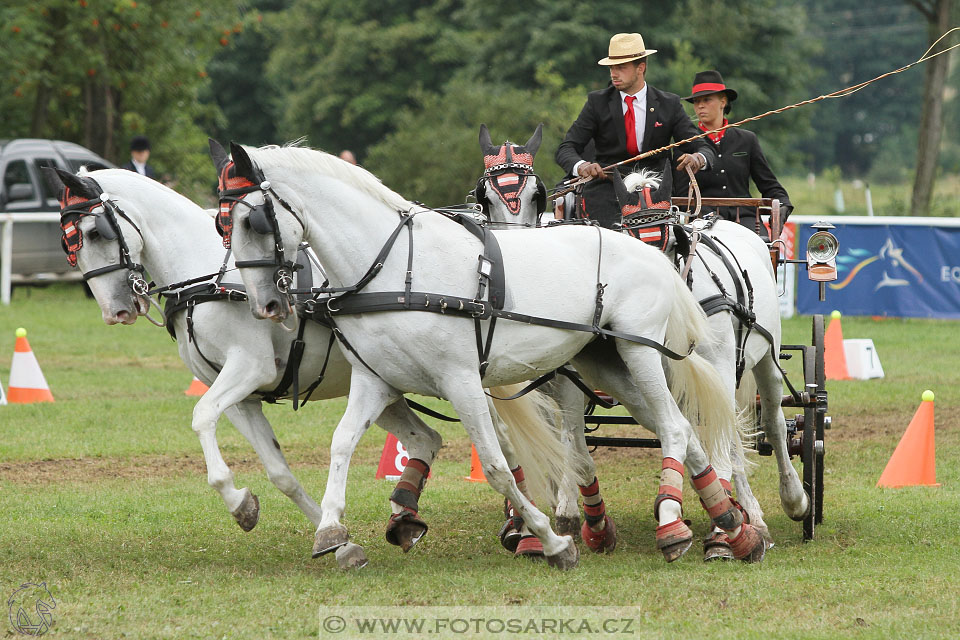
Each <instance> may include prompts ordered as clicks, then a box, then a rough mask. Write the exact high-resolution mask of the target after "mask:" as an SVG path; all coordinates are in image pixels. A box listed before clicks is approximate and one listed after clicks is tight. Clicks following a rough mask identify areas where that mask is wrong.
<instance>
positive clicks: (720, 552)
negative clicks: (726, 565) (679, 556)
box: [703, 531, 733, 562]
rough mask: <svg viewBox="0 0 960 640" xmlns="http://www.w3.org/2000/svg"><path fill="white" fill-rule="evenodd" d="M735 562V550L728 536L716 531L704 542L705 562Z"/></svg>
mask: <svg viewBox="0 0 960 640" xmlns="http://www.w3.org/2000/svg"><path fill="white" fill-rule="evenodd" d="M714 560H733V549H731V548H730V538H728V537H727V534H725V533H722V532H718V531H714V532H713V533H711V534H710V535H709V536H708V537H707V539H706V540H704V541H703V561H704V562H713V561H714Z"/></svg>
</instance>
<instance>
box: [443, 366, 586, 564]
mask: <svg viewBox="0 0 960 640" xmlns="http://www.w3.org/2000/svg"><path fill="white" fill-rule="evenodd" d="M480 388H481V387H480V380H479V378H478V379H477V380H476V384H475V385H468V384H462V383H458V384H456V385H448V386H447V388H445V389H444V394H445V396H446V397H447V399H449V400H450V402H451V404H453V407H454V409H455V410H456V411H457V414H458V415H459V416H460V420H461V422H462V423H463V426H464V428H465V429H466V430H467V433H468V434H469V435H470V440H471V441H472V442H473V444H474V446H475V447H476V449H477V457H478V458H479V459H480V463H481V465H482V467H483V473H484V475H485V476H486V478H487V482H488V483H489V484H490V486H491V487H492V488H493V489H494V490H495V491H497V492H498V493H500V494H502V495H503V496H504V497H506V498H507V499H508V500H509V501H510V503H511V504H512V505H513V507H514V509H516V510H517V512H518V513H519V515H520V517H522V518H523V521H524V523H525V525H526V526H527V527H528V528H529V529H530V531H532V532H533V534H534V535H536V536H537V538H539V540H540V543H541V544H542V545H543V551H544V555H545V556H546V558H547V562H548V563H549V564H550V565H551V566H554V567H557V568H559V569H571V568H573V567H575V566H576V565H577V561H578V556H579V552H578V551H577V547H576V545H575V544H574V542H573V539H572V538H570V537H569V536H566V537H563V538H561V537H560V536H558V535H556V534H555V533H553V531H552V530H551V529H550V519H549V518H548V517H547V516H545V515H544V514H543V513H541V512H540V511H539V510H538V509H537V508H536V507H534V506H533V503H531V502H530V500H529V499H528V498H527V497H526V496H524V495H523V493H521V491H520V489H519V488H518V487H517V483H516V480H515V479H514V477H513V474H512V473H510V465H509V463H508V462H507V460H506V458H505V457H504V455H503V451H502V450H501V448H500V443H499V442H498V440H497V437H496V433H495V431H494V427H493V419H492V417H491V414H490V409H489V406H488V404H487V402H486V398H485V397H484V396H483V394H482V393H480V392H472V389H476V390H479V389H480Z"/></svg>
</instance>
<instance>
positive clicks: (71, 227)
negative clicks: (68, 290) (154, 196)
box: [60, 178, 149, 296]
mask: <svg viewBox="0 0 960 640" xmlns="http://www.w3.org/2000/svg"><path fill="white" fill-rule="evenodd" d="M90 183H91V186H93V187H94V188H95V190H96V191H97V192H99V194H98V197H96V198H93V199H90V200H84V199H82V198H80V197H79V196H71V195H70V190H69V188H65V189H64V194H63V200H61V201H60V204H61V209H60V228H61V229H62V231H63V235H62V236H61V238H60V244H61V246H62V247H63V250H64V253H66V254H67V262H69V263H70V265H71V266H74V267H75V266H77V250H78V249H80V248H81V247H83V233H82V232H81V231H80V228H79V226H77V225H78V224H79V223H80V219H81V218H83V217H85V216H93V217H94V218H95V224H96V230H97V233H99V234H100V235H101V236H102V237H103V238H105V239H106V240H116V241H117V247H118V251H119V262H117V263H116V264H110V265H107V266H105V267H100V268H98V269H92V270H90V271H87V272H85V273H83V274H82V275H83V279H84V280H90V279H92V278H96V277H97V276H102V275H104V274H107V273H111V272H113V271H119V270H120V269H127V270H129V272H130V273H129V274H128V275H127V279H128V281H129V282H130V288H131V289H132V290H133V292H134V293H135V294H137V295H140V296H145V295H147V291H148V290H149V285H148V284H147V281H146V279H145V278H144V277H143V273H144V268H143V265H142V264H139V263H137V262H134V261H133V260H132V259H131V258H130V248H129V247H128V246H127V241H126V239H125V238H124V237H123V231H122V230H121V229H120V224H119V222H118V221H117V217H120V218H123V219H124V220H126V221H127V222H128V223H130V226H132V227H133V228H134V230H135V231H136V232H137V234H138V235H139V236H140V239H141V240H143V233H141V232H140V229H139V228H138V227H137V225H136V224H134V222H133V220H131V219H130V217H129V216H128V215H127V214H126V213H124V212H123V210H122V209H121V208H120V207H119V206H118V205H117V203H116V202H115V201H113V200H112V199H111V198H110V196H109V195H108V194H106V193H104V192H103V190H102V189H100V186H99V185H98V184H97V183H96V182H95V181H94V180H93V179H92V178H91V179H90Z"/></svg>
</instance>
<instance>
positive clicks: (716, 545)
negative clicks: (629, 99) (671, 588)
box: [475, 125, 806, 560]
mask: <svg viewBox="0 0 960 640" xmlns="http://www.w3.org/2000/svg"><path fill="white" fill-rule="evenodd" d="M540 133H541V128H540V127H538V128H537V130H536V131H535V132H534V134H533V136H531V138H530V140H528V141H527V143H526V144H525V145H523V146H520V145H516V144H514V143H511V142H509V141H507V142H505V143H504V144H503V145H494V144H493V143H492V141H491V138H490V132H489V131H488V130H487V128H486V126H485V125H481V127H480V137H479V142H480V149H481V151H482V153H483V156H484V165H485V171H484V175H483V177H482V178H481V180H480V181H479V182H478V184H477V190H476V192H475V193H476V198H477V202H479V203H481V205H482V206H483V213H484V215H485V216H486V218H487V219H488V220H489V221H490V223H491V224H493V225H494V226H498V225H505V226H507V227H508V228H509V227H536V226H538V224H539V217H540V214H541V213H542V212H543V209H544V205H545V202H544V197H543V194H544V192H545V188H544V187H543V185H542V184H538V181H539V178H537V176H536V174H534V173H533V156H534V155H535V154H536V151H537V149H538V148H539V143H540ZM507 157H509V158H511V160H512V161H511V162H506V161H504V160H503V159H504V158H507ZM627 182H628V184H629V185H630V189H631V191H634V190H639V189H641V188H643V187H652V188H653V189H656V188H657V187H659V186H660V174H653V172H650V177H649V178H648V177H647V175H646V174H633V175H631V176H629V177H628V178H627ZM501 185H506V188H504V187H503V186H501ZM724 231H725V226H724V225H721V227H720V229H719V233H720V236H721V237H722V238H724V239H727V237H728V236H731V234H732V236H731V237H730V238H729V240H730V242H733V243H734V244H735V245H736V246H737V247H738V248H741V246H742V245H745V246H746V247H747V248H748V249H746V251H747V252H748V253H749V254H751V255H755V256H757V257H758V259H757V260H750V259H748V260H747V261H746V264H747V266H749V267H750V268H751V269H754V270H756V271H757V273H755V274H754V278H757V277H762V278H763V279H764V281H769V278H768V277H767V275H766V273H763V270H764V269H765V268H766V267H767V266H769V265H770V261H769V259H767V258H766V255H767V254H766V252H765V247H758V246H757V245H758V243H757V242H756V238H755V237H754V238H753V239H750V238H747V239H744V234H743V233H742V232H740V231H737V230H727V233H724ZM746 235H753V236H755V235H756V234H746ZM704 252H709V250H708V249H706V248H705V247H702V248H701V253H704ZM741 253H742V252H741ZM738 255H739V253H738ZM711 256H712V257H708V258H707V262H705V263H703V262H699V263H696V264H695V265H694V267H693V273H694V277H693V282H695V283H696V284H697V285H698V286H697V287H696V288H695V289H694V294H695V295H696V296H697V297H698V299H702V298H705V297H707V296H706V295H705V294H704V293H703V292H704V291H705V290H708V289H709V287H711V286H713V287H714V290H713V293H714V294H715V293H716V292H717V291H716V288H715V285H713V284H712V281H710V280H709V278H708V276H707V271H706V268H705V266H706V265H711V266H712V267H714V268H715V266H716V265H715V264H714V263H715V261H716V260H719V259H720V258H719V257H718V256H716V255H714V254H711ZM767 270H768V271H769V269H767ZM758 274H762V275H759V276H758ZM720 275H721V276H722V277H723V278H722V279H723V282H724V284H725V286H726V287H727V290H728V291H729V290H732V289H733V288H734V285H733V283H732V281H731V275H730V274H729V273H728V272H727V271H726V270H725V269H724V270H723V273H721V274H720ZM755 293H756V294H757V298H758V300H759V302H758V305H759V306H761V307H763V308H764V309H767V308H768V307H769V308H770V309H773V310H774V311H776V310H777V307H776V303H777V301H776V292H775V290H774V289H773V288H772V287H764V286H761V287H759V288H758V289H757V290H756V291H755ZM726 315H727V314H715V315H712V316H711V318H710V325H711V328H712V329H713V331H714V334H715V335H716V336H718V337H720V339H721V340H720V342H721V343H722V342H726V343H728V344H730V345H735V333H734V326H733V325H731V323H730V321H729V320H728V319H727V317H726ZM761 315H762V316H763V318H764V320H763V322H768V321H769V316H770V314H769V313H761ZM733 321H734V324H736V323H738V320H737V319H736V318H735V317H733ZM773 325H774V327H775V338H776V342H777V349H779V333H780V331H779V329H780V324H779V317H778V316H776V322H774V323H773ZM764 344H765V345H766V347H767V348H769V346H770V345H769V343H763V344H761V341H758V340H749V341H748V344H747V353H748V354H749V356H750V362H751V363H752V365H751V367H750V368H751V371H752V370H753V368H754V367H755V366H756V364H757V361H758V360H759V359H762V353H763V349H762V346H763V345H764ZM758 349H759V351H758ZM697 351H698V352H699V353H700V354H701V355H703V356H704V357H705V358H706V359H707V360H708V361H710V362H711V364H713V365H714V367H716V368H717V370H718V371H720V373H721V374H722V375H723V376H724V379H725V381H734V380H735V379H736V374H735V370H734V368H735V366H736V354H735V353H730V352H729V349H722V348H714V345H711V347H710V348H708V347H707V345H706V344H705V343H700V344H698V346H697ZM764 380H765V381H766V380H767V378H764ZM777 382H778V381H776V380H770V383H771V384H774V385H776V384H777ZM747 388H749V389H753V388H754V387H753V386H752V385H747ZM777 388H779V386H778V387H777ZM543 389H544V391H545V392H546V393H547V394H549V395H550V396H551V397H553V398H554V400H555V401H556V402H557V403H558V404H559V405H560V407H561V408H562V409H563V411H562V414H561V415H562V416H563V427H562V428H563V433H564V435H565V441H566V442H567V445H568V447H569V448H570V455H571V457H572V459H573V460H575V461H576V462H577V464H575V465H571V469H575V468H580V469H583V470H584V472H583V473H584V474H583V475H581V476H580V477H575V474H574V473H573V472H572V471H571V472H569V473H568V474H567V475H566V476H565V478H564V481H563V482H562V483H561V486H560V495H559V503H558V507H557V522H558V527H559V526H560V525H561V524H563V525H564V526H565V527H567V530H568V531H570V530H576V529H578V528H580V527H579V509H578V506H577V493H578V490H577V487H578V486H579V487H580V491H581V492H585V489H586V488H587V487H589V486H591V483H593V485H592V486H593V488H594V489H596V491H595V492H594V493H596V494H597V497H593V498H588V497H586V496H585V497H584V508H585V511H586V518H585V519H586V522H585V523H584V525H583V527H582V529H581V530H580V533H581V535H582V536H583V538H584V540H585V541H586V542H587V544H588V546H590V548H591V549H594V550H595V551H598V552H602V551H608V550H611V549H612V546H613V545H614V544H615V537H614V539H613V540H612V541H611V540H610V534H609V533H608V532H607V531H606V530H605V529H606V527H605V523H604V522H603V521H602V520H601V519H600V518H598V517H597V516H596V515H594V514H592V513H591V511H592V509H591V506H590V504H589V502H593V503H596V502H598V501H599V500H600V499H601V498H600V497H599V485H598V484H597V481H596V475H595V468H594V465H593V462H592V459H591V458H590V455H589V450H588V448H587V445H586V440H585V438H584V431H585V424H584V421H583V411H582V409H583V405H584V397H583V394H582V393H581V392H580V391H579V390H578V389H577V388H576V387H575V386H574V385H573V383H572V382H571V381H570V380H568V379H567V378H565V377H563V376H558V377H557V378H556V379H555V380H554V381H551V382H549V383H547V384H546V385H545V386H544V387H543ZM729 392H730V396H731V397H733V395H734V390H733V387H732V383H731V386H730V389H729ZM777 413H779V411H778V412H777ZM687 417H688V418H691V416H687ZM692 419H693V420H695V419H696V416H693V417H692ZM739 435H740V433H739V431H737V432H735V433H733V434H731V440H732V441H734V447H733V448H732V451H731V458H732V461H733V463H734V464H726V463H725V462H724V461H713V464H714V466H715V467H716V469H717V473H718V475H719V476H720V480H721V483H722V484H723V486H724V488H725V489H727V490H728V491H731V492H732V486H731V483H730V481H731V476H733V477H735V478H736V483H735V484H736V487H737V495H738V498H739V500H740V504H741V506H742V507H743V508H744V510H745V511H746V513H747V515H748V517H749V520H750V522H751V523H752V524H753V525H755V526H756V527H757V528H758V529H759V530H760V531H761V532H762V533H763V535H764V537H767V538H769V533H768V529H767V526H766V523H764V521H763V511H762V510H761V508H760V505H759V503H758V501H757V500H756V498H755V497H754V495H753V492H752V490H751V489H750V485H749V482H748V481H747V477H746V473H745V470H744V466H745V465H744V460H743V448H742V446H741V445H740V441H739ZM772 437H776V432H773V434H772ZM785 437H786V436H785V431H784V435H783V440H784V441H785ZM784 448H785V445H784ZM782 453H784V454H785V453H786V452H785V450H784V451H783V452H782ZM788 466H789V470H788V471H786V472H785V478H784V480H783V481H782V489H781V490H782V492H785V493H786V494H787V496H788V498H787V500H785V502H784V504H785V505H786V504H790V505H791V506H792V508H794V509H801V510H802V509H805V507H804V506H803V505H802V504H798V503H797V501H798V500H800V501H802V500H803V499H804V498H805V497H806V494H805V493H804V492H803V491H802V487H799V489H800V493H801V495H800V496H798V495H797V494H796V493H795V491H796V489H797V487H798V486H799V485H798V484H797V485H794V484H793V481H792V480H793V479H796V482H797V483H799V478H797V477H796V472H795V471H793V467H792V466H790V465H788ZM790 472H793V473H792V478H791V477H790V476H791V473H790ZM586 493H589V492H586ZM588 500H589V502H588ZM800 517H801V518H802V515H801V516H800ZM614 536H615V533H614ZM704 553H705V559H706V560H712V559H717V558H724V557H732V553H731V552H730V548H729V545H728V543H727V542H726V539H725V534H723V533H722V532H721V531H720V530H719V529H716V528H715V530H714V531H712V532H711V534H710V535H709V536H708V537H707V539H706V540H705V543H704Z"/></svg>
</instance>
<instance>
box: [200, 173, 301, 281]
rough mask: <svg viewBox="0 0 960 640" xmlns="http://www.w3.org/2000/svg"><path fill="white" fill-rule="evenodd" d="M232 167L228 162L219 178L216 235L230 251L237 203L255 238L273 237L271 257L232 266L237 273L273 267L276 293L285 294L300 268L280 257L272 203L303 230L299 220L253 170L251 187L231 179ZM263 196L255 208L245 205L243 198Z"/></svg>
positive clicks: (277, 226) (291, 208)
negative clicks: (246, 211) (243, 208)
mask: <svg viewBox="0 0 960 640" xmlns="http://www.w3.org/2000/svg"><path fill="white" fill-rule="evenodd" d="M234 168H235V165H234V163H233V162H230V163H229V164H227V166H225V167H224V168H223V171H222V172H221V174H220V188H219V199H220V213H219V214H218V215H217V231H218V232H219V233H220V235H221V236H222V237H223V245H224V246H225V247H227V248H229V247H230V238H231V235H232V233H233V208H234V207H235V206H236V205H237V204H238V203H239V204H242V205H244V206H246V207H248V208H249V209H250V215H249V216H248V220H249V222H250V229H251V230H253V232H254V233H257V234H259V235H270V234H273V257H272V258H261V259H258V260H238V261H237V262H236V265H237V268H238V269H243V268H247V267H273V268H274V274H273V275H274V283H275V284H276V286H277V290H278V291H280V293H284V294H285V293H288V292H289V291H290V288H291V287H292V286H293V274H294V272H295V271H296V270H297V269H299V268H300V267H301V266H302V265H299V264H297V263H296V262H294V261H292V260H286V259H285V256H284V248H283V239H282V237H281V235H280V224H279V223H278V222H277V213H276V209H275V208H274V205H273V200H274V199H275V200H276V201H277V202H279V203H280V206H282V207H283V208H284V209H286V210H287V211H289V212H290V214H291V215H292V216H293V217H294V219H296V221H297V222H299V223H300V227H301V228H306V227H305V226H304V224H303V220H302V219H301V218H300V216H298V215H297V214H296V212H295V211H294V210H293V207H291V206H290V205H289V204H288V203H287V202H286V201H285V200H284V199H283V198H281V197H280V196H278V195H277V192H276V191H274V190H273V187H272V186H271V185H270V182H269V181H268V180H266V179H265V178H264V177H263V174H262V173H261V172H260V171H259V169H257V170H256V173H257V174H258V175H257V176H256V177H257V178H259V180H258V182H259V184H254V183H252V182H250V181H249V180H247V179H246V178H242V177H235V176H232V175H231V171H233V170H234ZM257 191H259V192H261V193H262V194H263V202H262V203H261V204H258V205H252V204H250V203H249V202H246V201H245V200H244V198H245V197H246V196H247V194H250V193H254V192H257Z"/></svg>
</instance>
